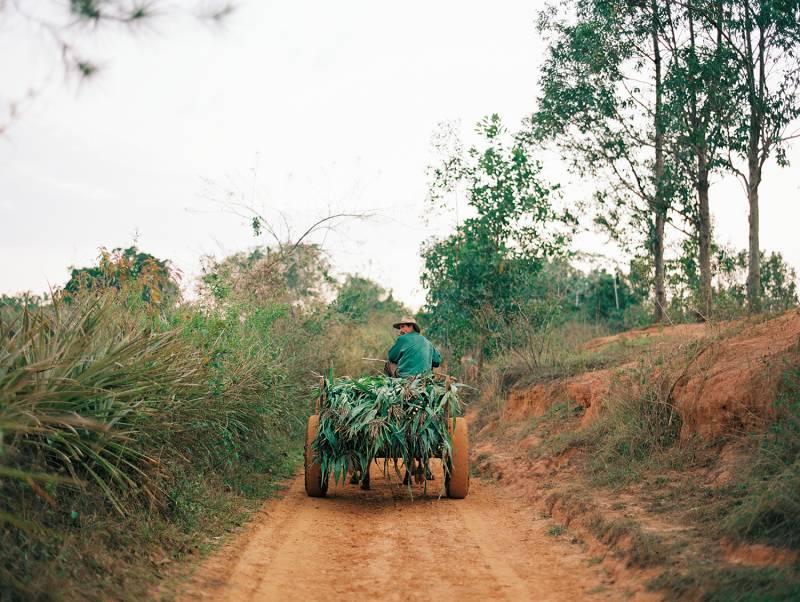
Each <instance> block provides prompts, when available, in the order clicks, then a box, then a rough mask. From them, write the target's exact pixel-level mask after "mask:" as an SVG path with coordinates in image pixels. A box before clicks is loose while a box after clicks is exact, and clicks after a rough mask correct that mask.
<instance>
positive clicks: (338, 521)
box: [178, 465, 649, 602]
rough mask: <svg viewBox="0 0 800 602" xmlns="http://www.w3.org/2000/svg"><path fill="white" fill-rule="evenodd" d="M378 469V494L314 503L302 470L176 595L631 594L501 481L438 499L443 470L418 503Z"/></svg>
mask: <svg viewBox="0 0 800 602" xmlns="http://www.w3.org/2000/svg"><path fill="white" fill-rule="evenodd" d="M371 476H372V487H373V489H372V490H371V491H367V492H364V491H361V490H360V489H359V488H358V487H357V486H354V485H340V486H339V487H332V488H331V491H330V492H329V493H328V496H327V497H326V498H321V499H315V498H309V497H307V496H306V494H305V491H304V489H303V477H302V474H301V475H298V476H297V477H296V478H295V479H294V480H293V481H292V483H291V485H290V487H289V489H288V490H287V492H286V494H285V496H284V497H283V498H282V499H279V500H273V501H271V502H268V503H267V504H266V505H265V506H264V507H263V509H262V510H261V511H259V513H257V514H256V516H255V518H254V519H253V521H252V522H251V523H250V524H249V525H248V526H247V528H246V530H245V532H244V533H243V534H242V535H241V536H239V537H238V538H236V539H235V540H234V541H232V542H231V543H230V544H229V545H227V546H226V547H225V548H223V549H222V550H221V551H220V552H218V553H216V554H215V555H214V556H212V557H211V558H209V559H208V560H207V561H206V562H205V563H204V564H203V565H202V566H201V567H200V568H199V569H198V570H197V572H196V573H195V574H194V575H193V576H192V577H191V579H190V580H189V582H188V583H187V584H186V587H185V588H184V591H183V592H181V593H179V595H178V599H179V600H198V599H208V600H231V601H244V600H326V601H333V600H367V599H379V600H434V599H438V600H540V601H545V600H568V601H570V602H577V601H578V600H619V599H623V598H628V599H630V598H629V596H630V595H631V592H630V591H626V589H625V587H623V586H622V585H621V584H614V583H611V581H610V579H609V578H608V577H607V576H606V574H605V573H604V571H603V569H602V568H601V567H600V566H599V565H597V560H598V559H591V558H590V557H589V555H588V554H587V553H586V552H584V551H583V548H582V546H581V545H580V544H577V543H569V541H568V536H561V537H554V536H553V535H549V534H548V527H551V526H552V522H551V521H548V520H547V519H545V518H541V517H539V516H537V515H536V514H535V513H534V512H533V511H532V510H530V509H528V508H524V507H520V504H519V502H518V501H515V500H513V499H512V498H510V497H509V496H508V495H507V494H505V493H504V492H503V491H502V490H501V489H500V488H499V487H498V486H497V485H494V484H491V483H484V482H481V481H479V480H477V479H473V481H472V484H471V490H470V494H469V496H468V497H467V498H466V499H464V500H449V499H446V498H442V499H438V490H439V487H440V486H441V473H439V474H438V475H437V476H438V478H437V480H435V481H433V482H431V483H429V494H428V496H423V495H422V494H421V493H422V492H421V488H420V487H419V486H415V488H414V494H415V497H414V499H413V500H412V499H409V496H408V491H407V489H406V488H404V487H402V485H400V484H398V483H397V480H396V479H393V480H392V482H389V481H387V480H386V479H385V478H384V477H383V475H382V474H381V471H380V470H379V469H378V467H377V466H375V465H373V467H372V473H371ZM647 597H648V598H649V596H647ZM637 598H638V596H636V595H634V599H637Z"/></svg>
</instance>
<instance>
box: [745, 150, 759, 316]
mask: <svg viewBox="0 0 800 602" xmlns="http://www.w3.org/2000/svg"><path fill="white" fill-rule="evenodd" d="M751 146H752V145H751ZM747 163H748V181H747V202H748V204H749V206H750V215H749V216H748V222H749V228H750V231H749V236H748V260H747V305H748V307H749V308H750V311H754V312H757V311H759V310H760V309H761V253H760V245H759V240H758V187H759V185H760V184H761V165H760V164H759V162H758V157H757V156H756V155H755V153H750V152H749V151H748V157H747Z"/></svg>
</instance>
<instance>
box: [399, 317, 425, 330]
mask: <svg viewBox="0 0 800 602" xmlns="http://www.w3.org/2000/svg"><path fill="white" fill-rule="evenodd" d="M403 324H409V325H410V326H413V327H414V330H416V331H417V332H419V324H417V321H416V320H415V319H414V318H409V317H408V316H403V317H402V318H400V321H399V322H395V323H394V324H392V326H393V327H394V328H400V327H401V326H402V325H403Z"/></svg>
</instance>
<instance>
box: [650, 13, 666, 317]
mask: <svg viewBox="0 0 800 602" xmlns="http://www.w3.org/2000/svg"><path fill="white" fill-rule="evenodd" d="M650 8H651V10H652V27H651V29H652V30H651V34H652V40H653V63H654V67H655V93H656V104H655V111H654V113H653V125H654V128H655V153H656V156H655V160H656V164H655V173H654V176H655V178H654V180H655V181H654V187H655V198H654V199H653V207H652V209H653V212H654V213H655V216H654V218H655V219H654V222H655V223H654V225H655V228H654V232H653V241H652V243H653V265H654V267H655V282H654V284H655V291H656V299H655V316H654V317H655V320H656V322H661V321H662V320H663V319H664V308H665V307H666V305H667V296H666V293H665V291H664V225H665V224H666V221H667V209H666V204H665V203H664V130H663V126H662V111H663V108H662V95H663V86H662V81H661V47H660V46H659V42H658V33H659V30H660V27H659V18H658V2H657V0H652V1H651V3H650Z"/></svg>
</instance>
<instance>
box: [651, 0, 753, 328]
mask: <svg viewBox="0 0 800 602" xmlns="http://www.w3.org/2000/svg"><path fill="white" fill-rule="evenodd" d="M696 1H697V0H687V2H686V3H685V4H678V3H675V6H673V3H670V2H667V3H665V5H664V6H665V20H666V24H667V25H666V27H664V36H663V37H664V44H665V46H666V48H667V50H668V52H669V55H670V61H669V65H668V68H667V73H666V76H665V79H664V90H665V96H666V103H665V119H666V120H667V125H666V129H667V130H668V131H670V133H671V136H670V138H671V140H670V145H671V148H670V152H671V153H672V154H673V156H674V157H675V159H676V160H675V163H676V166H677V167H678V168H680V169H682V170H683V172H685V176H684V178H685V180H686V183H687V188H691V189H693V190H694V198H692V195H689V194H678V197H679V198H680V199H681V200H682V201H683V202H682V203H679V204H678V207H676V210H677V211H679V212H680V213H681V215H682V216H683V217H684V218H685V219H686V220H687V221H688V222H689V224H690V225H691V226H692V228H691V233H690V236H692V237H694V238H695V240H696V243H697V244H696V245H692V248H696V249H697V253H698V267H699V272H700V278H699V286H698V288H697V290H698V297H699V299H698V301H699V308H698V313H699V314H700V315H702V316H703V317H704V318H706V319H707V318H709V317H710V316H711V306H712V303H711V302H712V299H711V295H712V287H711V272H712V268H711V254H712V246H713V235H712V230H711V211H710V203H709V188H710V175H711V173H712V171H713V170H715V169H719V168H720V167H721V166H722V165H723V164H724V156H725V151H726V143H725V139H724V136H723V132H724V129H725V127H726V125H727V124H728V123H729V122H730V120H731V119H732V118H733V117H734V115H735V114H736V113H737V111H738V109H739V107H738V104H737V102H736V93H735V88H736V76H735V74H736V71H735V68H734V64H733V60H732V56H731V53H730V52H729V50H728V49H727V47H726V46H725V44H723V39H722V33H721V28H720V24H719V22H717V23H713V24H712V23H708V22H705V21H703V20H702V19H699V18H698V17H697V15H696V14H695V10H694V6H695V2H696ZM680 207H683V209H682V210H681V209H680Z"/></svg>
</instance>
